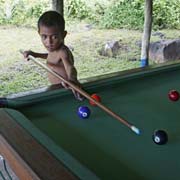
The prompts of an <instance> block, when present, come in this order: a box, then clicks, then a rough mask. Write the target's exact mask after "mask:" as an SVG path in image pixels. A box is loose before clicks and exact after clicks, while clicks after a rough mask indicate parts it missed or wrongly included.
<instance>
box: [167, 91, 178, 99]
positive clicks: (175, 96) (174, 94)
mask: <svg viewBox="0 0 180 180" xmlns="http://www.w3.org/2000/svg"><path fill="white" fill-rule="evenodd" d="M168 97H169V99H170V100H171V101H177V100H178V99H179V92H178V91H176V90H171V91H170V92H169V93H168Z"/></svg>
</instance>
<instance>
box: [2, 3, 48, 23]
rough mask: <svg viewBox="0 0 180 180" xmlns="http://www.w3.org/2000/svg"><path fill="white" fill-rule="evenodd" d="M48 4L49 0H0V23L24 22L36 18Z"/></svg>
mask: <svg viewBox="0 0 180 180" xmlns="http://www.w3.org/2000/svg"><path fill="white" fill-rule="evenodd" d="M48 5H50V4H49V1H43V0H40V1H30V0H8V1H4V0H0V24H15V25H22V24H26V23H27V22H31V19H33V18H38V17H39V16H40V15H41V14H42V12H43V11H45V10H46V9H47V7H48Z"/></svg>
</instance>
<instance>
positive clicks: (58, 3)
mask: <svg viewBox="0 0 180 180" xmlns="http://www.w3.org/2000/svg"><path fill="white" fill-rule="evenodd" d="M52 9H53V10H55V11H57V12H59V13H60V14H61V15H62V16H63V15H64V0H52Z"/></svg>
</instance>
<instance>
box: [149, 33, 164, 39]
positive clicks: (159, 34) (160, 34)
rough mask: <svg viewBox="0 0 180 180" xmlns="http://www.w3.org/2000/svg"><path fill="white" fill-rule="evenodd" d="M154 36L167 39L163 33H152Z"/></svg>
mask: <svg viewBox="0 0 180 180" xmlns="http://www.w3.org/2000/svg"><path fill="white" fill-rule="evenodd" d="M152 36H159V37H160V38H161V39H164V38H165V34H163V33H161V32H154V33H152Z"/></svg>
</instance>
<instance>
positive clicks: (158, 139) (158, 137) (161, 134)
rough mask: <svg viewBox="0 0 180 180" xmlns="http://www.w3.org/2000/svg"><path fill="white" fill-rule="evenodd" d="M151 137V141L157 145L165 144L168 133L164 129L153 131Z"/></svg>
mask: <svg viewBox="0 0 180 180" xmlns="http://www.w3.org/2000/svg"><path fill="white" fill-rule="evenodd" d="M152 138H153V141H154V142H155V143H156V144H158V145H162V144H166V143H167V141H168V135H167V133H166V132H165V131H164V130H156V131H154V134H153V137H152Z"/></svg>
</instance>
